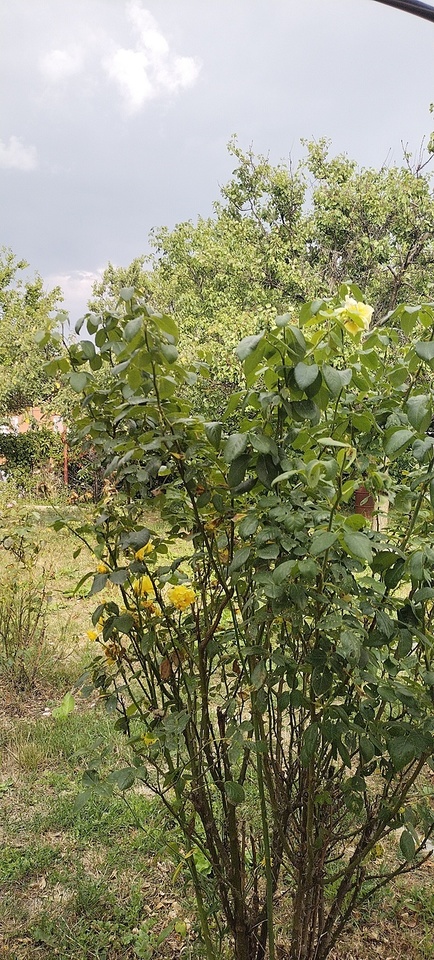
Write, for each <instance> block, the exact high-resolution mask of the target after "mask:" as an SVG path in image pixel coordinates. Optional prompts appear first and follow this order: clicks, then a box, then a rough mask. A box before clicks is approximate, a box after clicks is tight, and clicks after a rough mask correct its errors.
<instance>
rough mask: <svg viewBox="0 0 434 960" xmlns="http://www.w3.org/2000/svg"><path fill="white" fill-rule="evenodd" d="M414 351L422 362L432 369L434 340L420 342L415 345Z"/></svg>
mask: <svg viewBox="0 0 434 960" xmlns="http://www.w3.org/2000/svg"><path fill="white" fill-rule="evenodd" d="M414 349H415V351H416V353H417V355H418V357H420V359H421V360H424V361H425V363H427V364H428V365H429V366H430V367H431V369H433V367H432V363H433V361H434V340H420V341H419V343H415V345H414Z"/></svg>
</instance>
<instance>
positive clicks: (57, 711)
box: [51, 693, 75, 720]
mask: <svg viewBox="0 0 434 960" xmlns="http://www.w3.org/2000/svg"><path fill="white" fill-rule="evenodd" d="M73 710H75V700H74V697H73V696H72V693H66V694H65V696H64V698H63V700H62V702H61V704H60V705H59V706H58V707H54V709H53V710H52V711H51V713H52V715H53V717H54V718H55V719H56V720H64V719H65V717H68V716H69V714H70V713H72V711H73Z"/></svg>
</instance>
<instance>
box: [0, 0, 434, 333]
mask: <svg viewBox="0 0 434 960" xmlns="http://www.w3.org/2000/svg"><path fill="white" fill-rule="evenodd" d="M0 33H1V37H2V39H1V56H0V90H1V100H2V102H1V105H0V183H1V187H0V204H1V211H2V214H1V229H0V245H6V246H9V247H11V248H12V249H13V251H14V252H15V253H16V254H17V255H18V256H19V257H24V258H25V259H27V260H28V261H29V262H30V264H31V267H32V270H33V271H35V270H37V271H39V272H40V273H41V274H42V276H43V277H44V280H45V282H46V284H47V286H52V285H53V284H55V283H60V284H61V286H62V288H63V290H64V294H65V305H66V306H67V308H69V309H70V311H71V319H72V320H75V319H76V317H77V316H79V315H80V312H82V311H83V310H84V309H85V305H86V301H87V298H88V296H89V294H90V291H91V286H92V281H93V280H94V279H95V278H96V277H97V276H98V274H99V273H100V272H101V271H102V270H103V268H104V266H105V265H106V264H107V262H108V261H109V260H110V261H111V262H112V263H115V264H122V265H127V264H128V263H129V262H130V261H131V260H132V259H133V257H135V256H138V255H139V254H140V253H143V252H146V251H147V250H148V249H149V246H148V235H149V231H150V230H151V229H152V227H155V226H160V225H163V224H165V225H168V226H173V225H174V224H175V223H176V222H179V221H180V220H187V219H192V220H195V219H196V217H197V216H198V215H203V216H206V215H208V214H210V213H211V212H212V203H213V201H214V200H216V199H217V198H218V195H219V185H221V184H224V183H225V182H226V180H227V179H228V178H229V176H230V173H231V169H232V168H233V165H234V164H233V161H231V158H230V157H229V155H228V153H227V149H226V145H227V142H228V140H229V139H230V137H231V135H232V134H234V133H236V134H237V135H238V139H239V143H240V145H241V146H242V147H243V148H247V147H248V146H249V145H253V148H254V150H255V151H257V152H261V153H267V154H269V155H270V158H271V160H273V161H275V162H278V161H279V160H281V159H287V158H288V157H289V156H290V155H291V156H292V157H293V158H294V159H298V158H299V157H300V156H301V155H302V148H301V147H300V138H302V137H307V138H319V137H321V136H327V137H329V138H330V139H331V140H332V144H333V150H334V151H335V152H341V151H344V152H346V153H348V154H349V155H350V156H351V157H354V158H355V159H356V160H357V161H358V162H359V163H360V165H362V166H369V165H380V164H382V163H384V162H385V161H388V162H392V163H393V162H397V163H399V162H400V161H401V158H402V148H401V144H402V143H405V144H408V146H409V148H410V149H412V150H413V151H414V152H415V153H417V152H418V150H419V147H420V143H421V141H422V138H423V137H424V136H427V135H429V133H430V131H431V129H432V128H433V127H434V118H433V117H432V116H430V114H429V104H430V102H431V101H433V100H434V25H433V24H431V23H428V22H426V21H424V20H421V19H418V18H416V17H414V16H410V15H408V14H404V13H401V12H400V11H397V10H394V9H392V8H389V7H386V6H384V5H383V4H380V3H378V2H375V0H13V2H12V0H0Z"/></svg>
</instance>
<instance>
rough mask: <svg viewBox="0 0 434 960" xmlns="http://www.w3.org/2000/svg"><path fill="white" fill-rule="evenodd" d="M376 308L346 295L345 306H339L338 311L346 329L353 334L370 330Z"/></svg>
mask: <svg viewBox="0 0 434 960" xmlns="http://www.w3.org/2000/svg"><path fill="white" fill-rule="evenodd" d="M373 312H374V310H373V307H370V306H369V304H367V303H362V302H361V301H360V300H355V299H354V297H349V296H348V295H347V296H346V297H345V300H344V306H343V307H339V309H338V310H336V313H337V314H338V315H339V316H340V317H341V319H342V320H343V323H344V327H345V330H347V331H348V333H350V334H351V335H352V336H354V334H356V333H360V331H361V330H369V325H370V323H371V319H372V314H373Z"/></svg>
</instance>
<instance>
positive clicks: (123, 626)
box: [113, 613, 134, 634]
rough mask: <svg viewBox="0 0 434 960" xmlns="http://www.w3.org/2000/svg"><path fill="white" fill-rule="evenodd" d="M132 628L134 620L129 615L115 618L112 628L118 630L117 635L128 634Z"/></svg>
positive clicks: (125, 614) (124, 614)
mask: <svg viewBox="0 0 434 960" xmlns="http://www.w3.org/2000/svg"><path fill="white" fill-rule="evenodd" d="M133 626H134V620H133V617H132V616H131V614H130V613H123V614H122V615H121V616H120V617H115V618H114V620H113V627H114V628H115V629H116V630H119V633H126V634H128V633H129V632H130V630H131V628H132V627H133Z"/></svg>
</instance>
